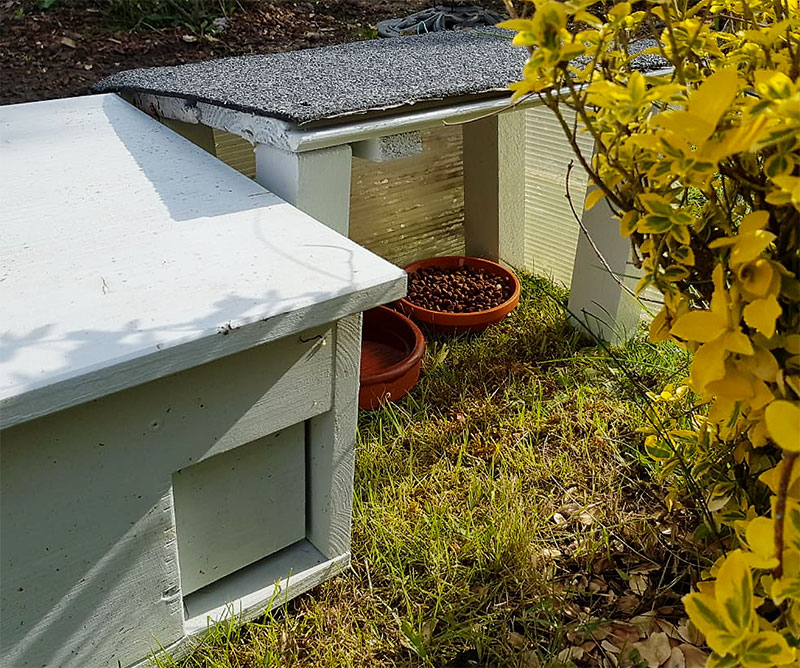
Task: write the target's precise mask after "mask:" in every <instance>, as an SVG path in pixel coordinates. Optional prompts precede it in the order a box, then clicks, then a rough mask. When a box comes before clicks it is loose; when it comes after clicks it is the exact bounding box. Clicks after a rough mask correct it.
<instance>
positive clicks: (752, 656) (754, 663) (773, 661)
mask: <svg viewBox="0 0 800 668" xmlns="http://www.w3.org/2000/svg"><path fill="white" fill-rule="evenodd" d="M738 658H739V662H740V663H741V664H742V666H743V668H775V667H776V666H781V665H783V664H786V663H789V662H791V661H794V659H795V651H794V650H793V649H792V648H791V647H789V644H788V643H787V642H786V639H785V638H784V637H783V636H782V635H781V634H780V633H777V632H775V631H759V632H758V633H754V634H752V635H750V636H748V637H747V639H746V640H745V642H744V643H743V645H742V648H741V650H740V651H739V654H738Z"/></svg>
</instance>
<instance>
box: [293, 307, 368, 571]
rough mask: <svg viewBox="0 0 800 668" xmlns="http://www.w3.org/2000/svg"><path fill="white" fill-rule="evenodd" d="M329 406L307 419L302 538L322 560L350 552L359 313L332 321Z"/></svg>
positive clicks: (358, 365) (359, 339) (356, 407)
mask: <svg viewBox="0 0 800 668" xmlns="http://www.w3.org/2000/svg"><path fill="white" fill-rule="evenodd" d="M335 336H336V344H335V346H336V347H335V353H334V376H333V379H334V380H333V406H332V408H331V410H329V411H328V412H327V413H323V414H322V415H319V416H318V417H315V418H314V419H312V420H310V421H309V425H308V453H307V455H306V461H307V467H308V469H307V486H308V500H307V508H308V515H307V520H306V521H307V524H306V537H307V538H308V540H309V541H311V543H312V545H314V547H315V548H317V549H318V550H319V551H320V552H321V553H322V554H323V555H324V556H325V557H326V558H327V559H334V558H336V557H339V556H341V555H343V554H345V553H348V552H349V551H350V531H351V527H350V525H351V520H352V509H353V472H354V470H355V440H356V419H357V415H358V380H359V372H360V366H361V355H360V351H361V314H358V315H355V316H350V317H348V318H344V319H342V320H340V321H339V322H338V323H337V324H336V332H335Z"/></svg>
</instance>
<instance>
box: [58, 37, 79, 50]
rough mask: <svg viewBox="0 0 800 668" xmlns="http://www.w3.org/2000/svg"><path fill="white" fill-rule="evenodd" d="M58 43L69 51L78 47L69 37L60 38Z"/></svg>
mask: <svg viewBox="0 0 800 668" xmlns="http://www.w3.org/2000/svg"><path fill="white" fill-rule="evenodd" d="M58 41H59V43H61V44H63V45H64V46H68V47H69V48H70V49H77V48H78V45H77V44H76V43H75V40H74V39H70V38H69V37H62V38H61V39H60V40H58Z"/></svg>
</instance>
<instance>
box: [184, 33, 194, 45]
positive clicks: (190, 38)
mask: <svg viewBox="0 0 800 668" xmlns="http://www.w3.org/2000/svg"><path fill="white" fill-rule="evenodd" d="M181 39H182V40H183V41H184V42H188V43H189V44H191V43H192V42H196V41H197V37H195V36H194V35H183V36H181Z"/></svg>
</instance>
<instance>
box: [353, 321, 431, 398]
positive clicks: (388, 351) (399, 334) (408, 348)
mask: <svg viewBox="0 0 800 668" xmlns="http://www.w3.org/2000/svg"><path fill="white" fill-rule="evenodd" d="M424 353H425V337H423V336H422V332H421V331H419V327H417V326H416V325H415V324H414V323H413V322H411V320H409V319H408V318H406V317H405V316H404V315H403V314H402V313H398V312H397V311H394V310H392V309H390V308H387V307H385V306H378V307H377V308H373V309H370V310H369V311H365V312H364V330H363V334H362V341H361V390H360V391H359V393H358V407H359V408H361V409H362V410H371V409H373V408H377V407H378V406H380V405H382V404H384V403H386V402H387V401H397V400H398V399H401V398H402V397H404V396H406V394H408V392H409V391H410V390H411V388H412V387H414V385H416V384H417V380H419V370H420V367H421V366H422V355H423V354H424Z"/></svg>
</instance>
